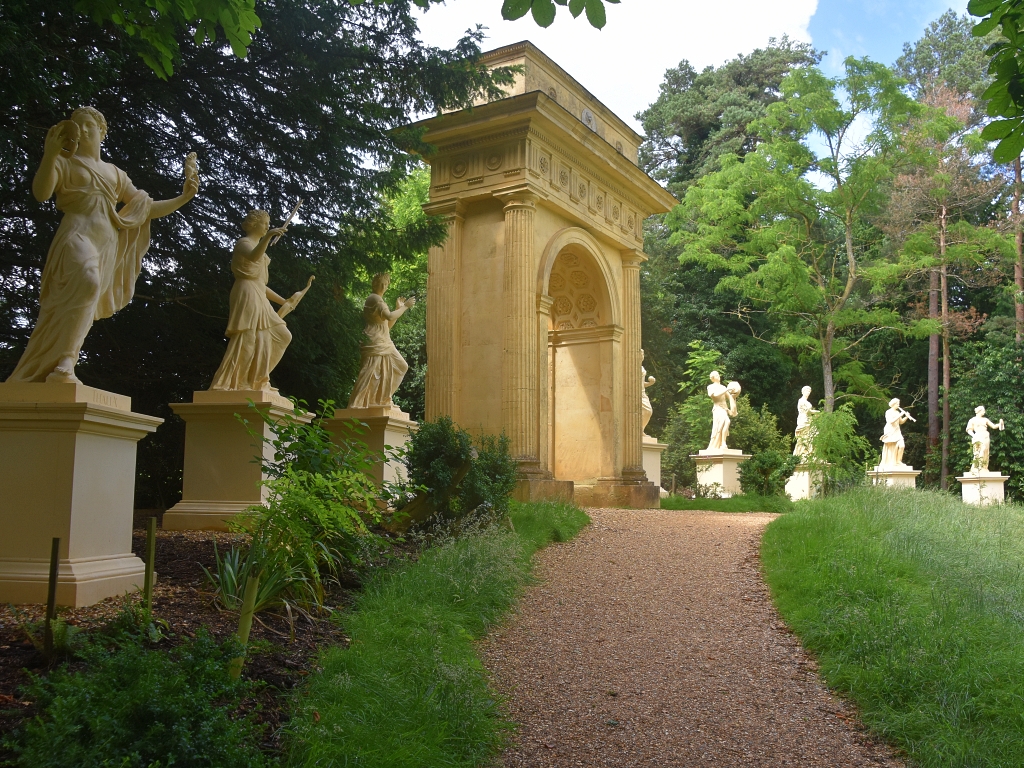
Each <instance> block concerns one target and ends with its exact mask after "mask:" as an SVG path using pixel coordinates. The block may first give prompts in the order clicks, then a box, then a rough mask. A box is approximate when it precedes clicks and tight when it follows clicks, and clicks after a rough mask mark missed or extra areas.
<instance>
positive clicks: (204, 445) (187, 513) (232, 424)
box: [163, 390, 312, 531]
mask: <svg viewBox="0 0 1024 768" xmlns="http://www.w3.org/2000/svg"><path fill="white" fill-rule="evenodd" d="M249 400H251V401H252V402H253V404H254V405H255V406H256V407H257V408H259V409H260V410H261V411H264V412H267V411H269V412H270V416H271V418H280V417H281V416H283V415H284V414H286V413H293V412H294V406H293V405H292V402H291V401H290V400H288V399H287V398H285V397H282V396H281V395H279V394H277V393H276V392H270V391H255V390H240V391H234V392H230V391H221V390H205V391H201V392H195V393H194V394H193V396H192V402H191V403H171V409H172V410H173V411H174V412H175V413H176V414H178V415H179V416H181V418H182V419H184V420H185V470H184V476H183V477H182V493H181V501H179V502H178V503H177V504H175V505H174V506H173V507H171V508H170V509H169V510H167V512H166V513H165V514H164V520H163V527H164V528H165V529H167V530H171V531H226V530H227V527H228V526H227V523H228V521H229V520H230V519H231V518H233V517H235V516H236V515H238V514H240V513H242V512H244V511H245V510H246V509H248V508H249V507H251V506H253V505H254V504H260V503H262V502H263V499H264V498H265V496H266V489H265V488H264V487H263V486H262V485H261V483H262V481H263V480H264V478H265V476H264V474H263V468H262V467H261V466H260V464H259V461H258V457H261V456H265V457H266V458H268V459H269V458H273V452H272V449H270V448H268V447H267V446H265V445H260V444H259V440H258V439H256V438H254V437H252V436H251V435H250V434H249V432H248V431H247V430H246V428H245V425H244V424H242V423H241V422H239V420H238V419H237V418H235V414H239V415H240V416H241V417H242V418H244V419H246V420H247V421H248V422H249V427H250V428H251V429H253V430H254V431H255V432H256V433H257V434H258V435H264V436H265V437H273V433H272V432H271V430H270V427H269V426H268V425H267V424H266V423H264V422H263V420H262V419H260V417H259V415H258V414H256V413H254V412H253V411H252V409H251V408H249V403H248V401H249ZM302 418H303V420H305V421H309V420H310V419H312V414H307V415H305V416H304V417H302Z"/></svg>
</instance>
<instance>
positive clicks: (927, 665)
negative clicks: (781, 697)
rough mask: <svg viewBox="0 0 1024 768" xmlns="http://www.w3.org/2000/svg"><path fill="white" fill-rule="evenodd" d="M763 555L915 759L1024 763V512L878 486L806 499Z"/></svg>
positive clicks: (825, 670)
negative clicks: (1023, 703)
mask: <svg viewBox="0 0 1024 768" xmlns="http://www.w3.org/2000/svg"><path fill="white" fill-rule="evenodd" d="M761 561H762V563H763V567H764V571H765V578H766V581H767V582H768V584H769V586H770V587H771V590H772V594H773V598H774V600H775V603H776V605H777V606H778V608H779V611H780V612H781V614H782V616H783V618H784V619H785V620H786V622H787V624H788V625H789V626H790V627H791V628H792V629H793V631H794V632H795V633H796V634H797V635H798V636H799V637H800V640H801V642H802V643H803V644H804V646H805V647H807V648H808V649H809V650H810V651H811V652H812V653H813V654H814V656H815V658H816V659H817V660H818V662H819V664H820V669H821V674H822V675H823V676H824V678H825V680H826V681H827V683H828V684H829V686H830V687H832V688H834V689H836V690H837V691H839V692H840V693H841V694H842V695H843V696H844V697H848V698H850V699H851V700H852V701H853V702H854V703H855V704H856V706H857V710H858V712H859V714H860V716H861V718H862V719H863V720H864V722H865V723H866V725H868V727H869V728H871V729H872V730H873V731H875V732H876V733H878V734H880V735H881V736H882V737H883V738H885V739H886V740H887V741H891V742H892V743H894V744H896V745H897V746H899V747H900V748H901V749H903V750H905V751H906V752H907V754H908V755H909V757H910V759H911V760H912V761H913V763H914V765H917V766H921V768H939V766H941V767H942V768H950V767H951V766H958V767H963V768H966V767H967V766H1008V765H1017V764H1019V763H1020V756H1021V755H1022V754H1024V728H1022V727H1021V708H1020V701H1021V699H1022V697H1024V641H1022V635H1021V611H1020V606H1021V601H1022V600H1024V578H1022V574H1024V510H1022V508H1021V507H1019V506H1017V505H1007V506H1002V507H971V506H968V505H965V504H962V503H961V502H960V500H959V499H956V498H953V497H950V496H948V495H945V494H939V493H930V492H925V491H916V492H906V491H903V492H901V491H889V492H886V491H883V490H881V489H868V488H864V489H860V490H857V491H854V492H851V493H848V494H844V495H841V496H834V497H831V498H825V499H816V500H812V501H809V502H801V503H800V504H797V505H795V507H794V509H793V511H792V512H791V513H790V514H788V515H785V516H783V517H780V518H779V519H778V520H776V521H774V522H773V523H772V524H771V525H770V526H768V529H767V530H766V532H765V535H764V540H763V542H762V546H761Z"/></svg>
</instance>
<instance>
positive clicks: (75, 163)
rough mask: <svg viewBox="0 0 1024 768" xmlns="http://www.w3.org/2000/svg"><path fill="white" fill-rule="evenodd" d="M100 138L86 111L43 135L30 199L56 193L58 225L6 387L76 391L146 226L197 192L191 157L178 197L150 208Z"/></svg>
mask: <svg viewBox="0 0 1024 768" xmlns="http://www.w3.org/2000/svg"><path fill="white" fill-rule="evenodd" d="M106 135H107V121H106V119H105V118H104V117H103V115H101V114H100V113H99V112H98V111H97V110H95V109H93V108H92V107H80V108H79V109H76V110H75V111H74V112H73V113H72V114H71V119H70V120H65V121H63V122H61V123H58V124H57V125H55V126H53V127H52V128H50V130H49V131H47V133H46V141H45V143H44V145H43V159H42V161H41V162H40V163H39V170H37V171H36V175H35V177H34V178H33V180H32V194H33V195H34V196H35V198H36V200H38V201H39V202H44V201H46V200H49V199H50V197H51V196H52V195H53V194H54V193H56V195H57V210H59V211H62V212H63V214H64V217H63V218H62V219H61V222H60V226H59V227H58V228H57V233H56V234H55V235H54V237H53V241H52V242H51V243H50V250H49V253H47V255H46V265H45V266H44V267H43V275H42V281H41V285H40V290H39V317H38V318H37V319H36V324H35V328H33V329H32V336H31V337H30V338H29V341H28V346H26V347H25V351H24V352H23V353H22V355H21V360H19V362H18V366H17V367H16V368H15V369H14V373H12V374H11V376H10V378H9V379H8V381H36V382H40V381H49V382H69V383H77V382H78V381H79V379H78V377H76V376H75V366H76V365H77V364H78V357H79V354H80V353H81V351H82V344H83V343H84V342H85V337H86V336H87V335H88V333H89V330H90V329H91V328H92V324H93V323H94V322H95V321H97V320H102V319H104V318H107V317H110V316H111V315H113V314H114V313H115V312H118V311H119V310H121V309H123V308H124V307H125V306H126V305H127V304H128V302H129V301H131V300H132V296H133V295H134V293H135V281H136V279H138V276H139V273H140V272H141V270H142V259H143V257H144V256H145V255H146V251H148V250H149V222H150V221H151V220H152V219H159V218H161V217H162V216H167V215H168V214H170V213H173V212H174V211H176V210H178V209H179V208H180V207H181V206H183V205H185V203H187V202H188V201H189V200H191V199H192V198H193V197H195V195H196V192H197V191H198V190H199V174H198V172H197V171H196V157H195V153H194V152H193V153H192V154H190V155H189V156H188V157H187V158H186V159H185V182H184V186H183V188H182V192H181V194H180V195H179V196H178V197H175V198H173V199H171V200H154V199H153V198H151V197H150V196H149V195H148V194H146V193H145V192H144V191H143V190H141V189H136V188H135V185H134V184H132V180H131V179H130V178H128V175H127V174H126V173H125V172H124V171H122V170H121V169H120V168H118V167H117V166H115V165H113V164H111V163H108V162H106V161H104V160H103V159H102V158H101V157H100V148H101V146H102V144H103V139H104V138H106ZM119 205H120V206H121V207H120V208H118V206H119Z"/></svg>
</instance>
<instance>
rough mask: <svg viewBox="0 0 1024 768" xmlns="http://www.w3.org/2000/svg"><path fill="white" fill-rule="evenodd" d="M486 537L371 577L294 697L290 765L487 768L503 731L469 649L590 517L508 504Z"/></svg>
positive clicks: (563, 507) (571, 510)
mask: <svg viewBox="0 0 1024 768" xmlns="http://www.w3.org/2000/svg"><path fill="white" fill-rule="evenodd" d="M511 516H512V522H513V526H514V528H515V530H514V531H511V530H507V529H500V528H495V527H492V528H488V529H486V530H483V531H480V532H478V533H475V534H472V535H470V536H466V537H464V538H459V539H455V540H452V541H449V542H446V543H443V544H440V545H438V546H434V547H430V548H428V549H426V550H424V551H423V553H422V555H421V556H420V558H419V559H418V560H417V561H416V562H408V563H403V564H401V565H399V566H396V567H394V568H392V569H389V570H388V571H386V572H385V573H383V574H381V575H380V576H378V577H377V578H375V579H374V580H373V581H372V582H371V583H370V584H368V585H367V587H366V589H365V590H364V591H363V593H362V594H361V595H360V596H359V598H358V599H357V601H356V603H355V605H354V607H353V610H352V611H351V612H349V613H348V614H346V615H345V617H344V619H343V621H344V625H345V628H346V631H347V632H348V634H349V636H350V638H351V645H350V646H349V647H348V648H345V649H342V648H332V649H329V650H327V651H325V652H324V654H323V656H322V659H321V671H320V672H318V673H316V674H315V675H313V676H312V677H311V679H310V680H309V682H308V684H307V685H306V686H305V688H304V690H303V691H302V692H301V694H300V695H298V696H297V698H296V705H295V712H294V715H293V718H292V721H291V724H290V731H291V734H290V744H291V750H290V756H289V764H290V765H301V766H325V765H332V766H334V765H336V766H342V765H353V766H355V765H358V766H362V767H365V768H377V767H380V768H385V767H386V768H412V767H413V766H416V767H417V768H428V767H429V768H446V767H447V766H465V767H466V768H470V766H477V765H480V764H483V763H484V762H485V761H487V760H488V759H489V758H490V757H491V756H493V755H494V754H495V753H496V752H497V750H499V749H500V747H501V746H502V744H503V743H504V739H505V736H506V734H507V731H508V727H509V726H508V724H507V723H505V722H504V721H503V720H502V718H501V716H500V713H499V711H498V703H497V702H496V701H495V699H494V694H493V692H492V691H491V690H490V688H489V686H488V684H487V679H486V675H485V672H484V669H483V666H482V665H481V663H480V660H479V659H478V658H477V656H476V652H475V649H474V647H473V641H474V640H476V639H478V638H480V637H482V636H483V634H484V633H485V632H486V630H487V628H488V627H489V626H490V625H492V624H493V623H494V622H495V621H496V620H498V619H499V618H500V617H501V616H503V615H504V614H505V613H506V612H507V611H508V610H509V609H510V608H511V607H512V605H513V603H514V602H515V600H516V598H517V597H518V596H519V594H520V592H521V590H522V589H523V587H524V586H525V585H526V584H527V583H528V582H529V580H530V561H531V557H532V555H533V553H534V552H535V551H536V550H537V549H539V548H541V547H543V546H545V545H546V544H548V543H549V542H553V541H567V540H569V539H570V538H572V537H573V536H575V535H576V533H578V532H579V531H580V530H581V529H582V528H583V527H584V526H585V525H586V524H587V523H588V522H589V518H588V517H587V516H586V514H584V513H583V512H582V511H581V510H580V509H578V508H576V507H574V506H571V505H568V504H515V505H514V506H513V508H512V513H511Z"/></svg>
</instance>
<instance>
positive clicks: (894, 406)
mask: <svg viewBox="0 0 1024 768" xmlns="http://www.w3.org/2000/svg"><path fill="white" fill-rule="evenodd" d="M908 419H909V420H911V421H913V416H911V415H910V414H909V413H907V412H906V411H904V410H903V409H902V408H900V400H899V398H898V397H894V398H893V399H892V400H890V401H889V410H887V411H886V412H885V429H884V430H883V431H882V438H881V439H882V461H881V462H879V464H878V467H879V469H900V468H902V467H905V466H906V464H904V463H903V449H904V448H905V447H906V443H905V442H904V441H903V431H902V430H901V429H900V425H902V424H905V423H906V422H907V420H908Z"/></svg>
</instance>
